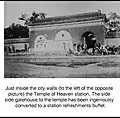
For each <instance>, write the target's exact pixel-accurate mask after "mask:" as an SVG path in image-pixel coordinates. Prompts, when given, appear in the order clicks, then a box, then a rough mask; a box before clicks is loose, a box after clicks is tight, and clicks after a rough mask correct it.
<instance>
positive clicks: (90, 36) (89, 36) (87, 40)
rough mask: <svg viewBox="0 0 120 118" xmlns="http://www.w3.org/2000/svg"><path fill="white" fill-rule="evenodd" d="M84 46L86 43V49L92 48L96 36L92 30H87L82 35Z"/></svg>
mask: <svg viewBox="0 0 120 118" xmlns="http://www.w3.org/2000/svg"><path fill="white" fill-rule="evenodd" d="M82 38H83V40H84V41H83V42H84V46H85V45H86V47H87V49H89V48H94V46H95V43H96V36H95V34H94V33H93V32H91V31H87V32H85V33H84V34H83V35H82Z"/></svg>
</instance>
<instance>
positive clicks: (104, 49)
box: [69, 43, 120, 56]
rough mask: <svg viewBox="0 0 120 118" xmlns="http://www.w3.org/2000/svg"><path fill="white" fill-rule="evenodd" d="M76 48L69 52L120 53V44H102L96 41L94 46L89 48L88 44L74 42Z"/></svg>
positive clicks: (92, 53)
mask: <svg viewBox="0 0 120 118" xmlns="http://www.w3.org/2000/svg"><path fill="white" fill-rule="evenodd" d="M73 47H74V50H73V51H72V50H69V54H74V55H78V56H79V55H115V54H120V46H115V45H107V46H104V45H101V44H100V43H95V45H94V47H92V48H88V47H87V45H83V44H74V45H73Z"/></svg>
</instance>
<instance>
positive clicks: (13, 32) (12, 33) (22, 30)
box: [4, 23, 29, 39]
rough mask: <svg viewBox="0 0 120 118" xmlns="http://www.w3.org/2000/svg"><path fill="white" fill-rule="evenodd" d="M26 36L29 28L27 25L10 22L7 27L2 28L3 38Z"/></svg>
mask: <svg viewBox="0 0 120 118" xmlns="http://www.w3.org/2000/svg"><path fill="white" fill-rule="evenodd" d="M19 37H21V38H28V37H29V29H28V27H27V26H22V25H20V24H15V23H12V24H11V25H10V26H9V27H7V28H4V39H12V38H19Z"/></svg>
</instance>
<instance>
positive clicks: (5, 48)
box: [4, 44, 29, 53]
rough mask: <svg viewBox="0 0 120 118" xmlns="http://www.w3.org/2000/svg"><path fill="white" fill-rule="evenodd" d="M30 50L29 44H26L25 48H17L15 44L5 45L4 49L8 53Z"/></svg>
mask: <svg viewBox="0 0 120 118" xmlns="http://www.w3.org/2000/svg"><path fill="white" fill-rule="evenodd" d="M28 50H29V47H28V46H27V44H25V45H24V49H16V48H15V46H14V45H12V46H11V47H10V46H7V45H5V46H4V51H5V52H7V53H18V52H27V51H28Z"/></svg>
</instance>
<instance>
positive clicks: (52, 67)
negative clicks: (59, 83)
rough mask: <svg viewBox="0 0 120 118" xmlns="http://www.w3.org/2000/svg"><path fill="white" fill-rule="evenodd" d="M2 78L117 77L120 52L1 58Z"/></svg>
mask: <svg viewBox="0 0 120 118" xmlns="http://www.w3.org/2000/svg"><path fill="white" fill-rule="evenodd" d="M4 77H5V78H100V77H101V78H106V77H107V78H119V77H120V55H113V56H85V57H83V56H74V57H72V56H70V57H69V56H66V57H27V56H18V57H17V56H11V57H7V56H6V57H5V59H4Z"/></svg>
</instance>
